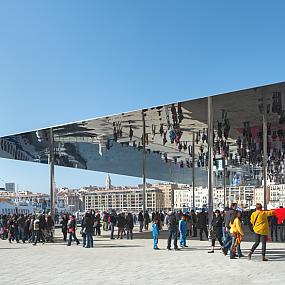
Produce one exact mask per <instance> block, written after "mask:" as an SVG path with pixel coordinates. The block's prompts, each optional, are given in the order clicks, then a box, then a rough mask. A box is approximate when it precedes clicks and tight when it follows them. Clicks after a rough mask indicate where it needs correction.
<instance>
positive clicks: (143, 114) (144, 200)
mask: <svg viewBox="0 0 285 285" xmlns="http://www.w3.org/2000/svg"><path fill="white" fill-rule="evenodd" d="M142 123H143V135H142V138H143V169H142V170H143V173H142V178H143V193H142V206H143V207H142V208H143V212H144V213H145V211H146V197H145V196H146V189H145V188H146V150H145V113H144V111H142Z"/></svg>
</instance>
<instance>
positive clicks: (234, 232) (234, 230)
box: [230, 211, 244, 259]
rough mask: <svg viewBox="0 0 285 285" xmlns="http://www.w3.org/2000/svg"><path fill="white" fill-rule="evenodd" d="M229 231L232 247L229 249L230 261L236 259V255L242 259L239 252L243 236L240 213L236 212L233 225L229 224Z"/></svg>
mask: <svg viewBox="0 0 285 285" xmlns="http://www.w3.org/2000/svg"><path fill="white" fill-rule="evenodd" d="M230 226H231V229H230V233H231V237H232V245H231V249H230V259H236V255H237V254H238V257H239V258H241V257H244V255H243V254H242V252H241V248H240V243H241V240H242V238H243V236H244V233H243V230H242V226H241V212H240V211H237V212H236V217H235V219H234V221H233V223H231V224H230ZM236 253H237V254H236Z"/></svg>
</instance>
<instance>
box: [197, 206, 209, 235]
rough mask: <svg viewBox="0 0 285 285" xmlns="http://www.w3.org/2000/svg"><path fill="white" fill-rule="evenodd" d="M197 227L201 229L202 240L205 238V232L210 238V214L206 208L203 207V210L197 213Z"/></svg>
mask: <svg viewBox="0 0 285 285" xmlns="http://www.w3.org/2000/svg"><path fill="white" fill-rule="evenodd" d="M197 220H198V221H197V228H198V229H200V240H203V232H204V233H205V235H206V239H207V238H208V229H207V220H208V216H207V213H206V212H205V209H202V212H201V213H199V214H198V215H197Z"/></svg>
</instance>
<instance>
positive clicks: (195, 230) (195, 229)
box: [193, 225, 197, 237]
mask: <svg viewBox="0 0 285 285" xmlns="http://www.w3.org/2000/svg"><path fill="white" fill-rule="evenodd" d="M193 236H194V237H197V226H196V225H193Z"/></svg>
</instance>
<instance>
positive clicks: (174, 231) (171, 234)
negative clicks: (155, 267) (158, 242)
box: [167, 229, 178, 249]
mask: <svg viewBox="0 0 285 285" xmlns="http://www.w3.org/2000/svg"><path fill="white" fill-rule="evenodd" d="M172 237H173V242H174V248H178V246H177V229H168V240H167V248H168V249H170V248H171V239H172Z"/></svg>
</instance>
